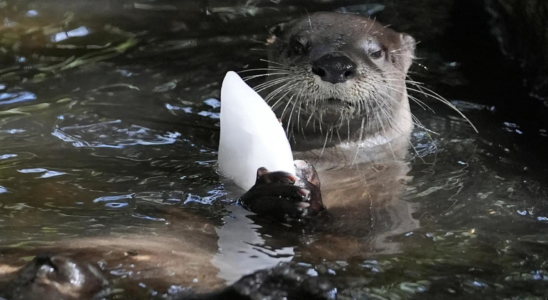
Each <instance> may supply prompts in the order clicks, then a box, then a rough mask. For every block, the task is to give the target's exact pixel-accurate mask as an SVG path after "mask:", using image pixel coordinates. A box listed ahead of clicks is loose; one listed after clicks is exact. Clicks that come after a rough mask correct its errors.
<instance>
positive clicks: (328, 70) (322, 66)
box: [312, 53, 357, 84]
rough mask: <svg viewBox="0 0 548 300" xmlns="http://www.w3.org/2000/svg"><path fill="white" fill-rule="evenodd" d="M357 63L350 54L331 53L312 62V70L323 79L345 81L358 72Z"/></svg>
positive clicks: (336, 81)
mask: <svg viewBox="0 0 548 300" xmlns="http://www.w3.org/2000/svg"><path fill="white" fill-rule="evenodd" d="M356 67H357V66H356V63H354V62H353V61H352V60H351V59H350V58H349V57H348V56H345V55H342V54H338V53H329V54H326V55H324V56H322V57H320V58H318V59H316V60H315V61H313V62H312V72H313V73H314V74H316V75H318V76H320V78H321V79H322V80H323V81H327V82H331V83H333V84H335V83H341V82H345V81H347V80H348V79H350V78H352V77H353V76H354V74H355V73H356Z"/></svg>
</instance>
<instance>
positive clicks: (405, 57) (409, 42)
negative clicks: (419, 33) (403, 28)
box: [400, 33, 417, 73]
mask: <svg viewBox="0 0 548 300" xmlns="http://www.w3.org/2000/svg"><path fill="white" fill-rule="evenodd" d="M400 42H401V45H402V46H401V49H400V54H401V55H400V57H401V67H402V69H403V72H404V73H407V71H408V70H409V67H411V64H412V63H413V59H414V58H415V45H416V44H417V42H416V41H415V39H414V38H413V37H412V36H410V35H409V34H406V33H400Z"/></svg>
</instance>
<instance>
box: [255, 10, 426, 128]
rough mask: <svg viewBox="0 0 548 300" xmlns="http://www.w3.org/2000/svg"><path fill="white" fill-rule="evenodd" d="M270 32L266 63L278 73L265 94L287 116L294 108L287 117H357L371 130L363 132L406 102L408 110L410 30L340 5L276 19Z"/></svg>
mask: <svg viewBox="0 0 548 300" xmlns="http://www.w3.org/2000/svg"><path fill="white" fill-rule="evenodd" d="M273 34H274V35H275V36H274V37H273V38H271V39H270V41H271V44H270V49H269V53H270V57H269V60H270V67H269V69H270V73H271V75H272V76H275V77H274V79H272V81H267V83H265V85H264V86H265V87H267V86H268V87H271V88H273V91H272V92H271V93H270V94H269V95H268V96H267V97H266V100H267V101H270V100H272V103H275V104H274V109H277V108H278V109H280V108H281V109H282V114H283V115H284V116H283V118H288V117H289V115H291V117H289V119H290V122H291V120H296V119H295V116H298V118H299V120H300V121H296V122H293V125H296V126H302V125H303V124H308V122H307V120H311V119H312V120H315V122H320V123H323V124H324V125H325V124H326V123H327V124H331V125H332V126H342V125H346V124H350V123H351V122H356V123H358V124H360V123H361V126H358V127H361V128H362V130H361V131H364V130H365V131H368V132H360V134H362V133H365V134H368V133H374V132H379V131H380V130H382V129H381V128H382V127H385V126H386V127H387V128H388V127H391V126H392V125H391V123H392V122H394V120H395V119H398V118H399V117H398V116H395V114H397V112H400V113H401V108H402V107H404V108H406V109H407V111H408V110H409V109H408V103H407V101H408V100H407V94H406V92H405V77H406V74H407V71H408V69H409V67H410V66H411V63H412V59H413V55H414V49H415V40H414V39H413V38H412V37H411V36H409V35H407V34H404V33H398V32H396V31H394V30H392V29H389V28H386V27H384V26H382V25H381V24H379V23H377V22H375V21H374V20H371V19H369V18H366V17H361V16H356V15H344V14H338V13H316V14H312V15H309V16H305V17H303V18H300V19H297V20H294V21H291V22H289V23H286V24H282V25H279V26H277V27H275V28H274V29H273ZM270 78H272V77H270ZM269 82H270V85H268V84H269ZM278 100H280V101H278ZM410 118H411V117H410V116H409V119H410ZM364 124H368V125H366V126H364ZM349 131H350V130H349Z"/></svg>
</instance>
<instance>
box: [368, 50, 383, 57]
mask: <svg viewBox="0 0 548 300" xmlns="http://www.w3.org/2000/svg"><path fill="white" fill-rule="evenodd" d="M383 55H384V51H383V50H378V51H375V52H372V53H371V54H369V56H371V58H373V59H379V58H381V57H382V56H383Z"/></svg>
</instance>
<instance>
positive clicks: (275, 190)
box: [239, 168, 311, 220]
mask: <svg viewBox="0 0 548 300" xmlns="http://www.w3.org/2000/svg"><path fill="white" fill-rule="evenodd" d="M299 180H300V179H299V178H298V177H296V176H295V175H292V174H290V173H286V172H269V171H268V170H267V169H265V168H259V170H257V181H256V182H255V185H254V186H253V187H252V188H251V189H249V191H247V192H246V193H245V194H244V195H243V196H242V197H241V198H240V199H239V200H240V203H242V204H243V206H244V207H245V208H247V209H248V210H250V211H252V212H254V213H256V214H259V215H267V216H271V217H274V218H276V219H285V220H287V219H290V220H291V219H297V220H299V219H303V218H305V217H307V216H308V215H309V213H310V211H309V208H310V203H309V202H310V199H311V192H310V190H309V189H306V188H304V187H302V186H299V185H296V183H297V182H299Z"/></svg>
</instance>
